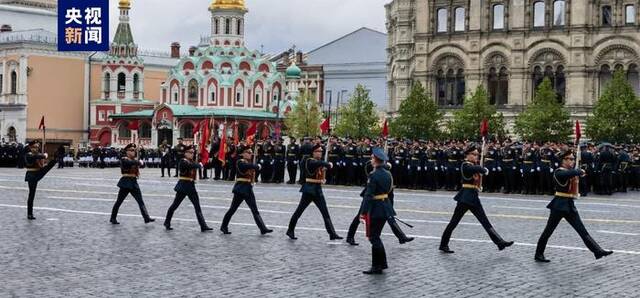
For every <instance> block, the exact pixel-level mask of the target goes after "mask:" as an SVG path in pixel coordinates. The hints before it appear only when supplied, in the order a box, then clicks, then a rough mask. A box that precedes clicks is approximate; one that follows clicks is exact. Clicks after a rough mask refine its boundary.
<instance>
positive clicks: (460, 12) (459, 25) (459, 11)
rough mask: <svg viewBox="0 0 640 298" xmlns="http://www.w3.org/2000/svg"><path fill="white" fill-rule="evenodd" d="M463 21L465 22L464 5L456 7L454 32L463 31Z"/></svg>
mask: <svg viewBox="0 0 640 298" xmlns="http://www.w3.org/2000/svg"><path fill="white" fill-rule="evenodd" d="M464 23H465V11H464V7H458V8H456V23H455V28H454V30H455V31H456V32H462V31H464Z"/></svg>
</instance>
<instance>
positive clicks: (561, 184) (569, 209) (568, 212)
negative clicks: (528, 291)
mask: <svg viewBox="0 0 640 298" xmlns="http://www.w3.org/2000/svg"><path fill="white" fill-rule="evenodd" d="M560 158H561V159H562V164H561V167H559V168H558V169H556V170H555V172H554V173H553V179H554V185H555V190H556V192H555V196H554V197H553V200H552V201H551V203H549V205H547V208H549V209H551V213H550V214H549V220H548V221H547V226H546V227H545V228H544V231H543V232H542V235H541V236H540V239H539V240H538V246H537V248H536V255H535V258H534V259H535V260H536V261H537V262H545V263H546V262H549V260H547V259H546V258H545V257H544V250H545V248H546V246H547V241H548V240H549V237H551V234H553V231H554V230H555V229H556V227H557V226H558V224H559V223H560V221H561V220H562V219H563V218H564V219H566V220H567V222H569V224H570V225H571V226H572V227H573V228H574V229H575V230H576V232H578V234H579V235H580V238H582V241H584V244H585V245H586V246H587V247H588V248H589V250H590V251H591V252H593V254H594V255H595V257H596V259H600V258H602V257H605V256H608V255H610V254H612V253H613V252H612V251H607V250H604V249H602V248H601V247H600V246H599V245H598V243H596V241H595V240H593V238H591V236H590V235H589V232H587V229H586V228H585V227H584V224H583V223H582V219H580V214H578V209H576V206H575V203H574V200H575V199H577V198H578V190H577V189H575V188H576V186H577V184H578V181H577V179H578V177H580V176H584V175H585V172H584V171H583V170H576V169H574V165H575V157H574V155H573V151H571V150H566V151H564V152H562V153H561V154H560Z"/></svg>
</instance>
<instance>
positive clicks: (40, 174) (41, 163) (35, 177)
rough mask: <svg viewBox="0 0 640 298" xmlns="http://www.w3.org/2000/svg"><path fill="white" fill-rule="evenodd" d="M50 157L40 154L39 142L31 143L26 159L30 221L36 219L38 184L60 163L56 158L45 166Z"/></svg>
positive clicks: (28, 215)
mask: <svg viewBox="0 0 640 298" xmlns="http://www.w3.org/2000/svg"><path fill="white" fill-rule="evenodd" d="M48 157H49V155H48V154H47V153H40V143H39V142H38V141H31V142H29V151H28V152H27V154H26V155H25V157H24V158H25V166H26V168H27V173H26V174H25V176H24V181H25V182H27V184H28V185H29V197H28V199H27V218H28V219H29V220H34V219H36V218H35V217H34V216H33V201H34V199H35V196H36V189H37V188H38V182H39V181H40V180H42V178H44V176H45V175H47V173H48V172H49V171H50V170H51V169H52V168H53V167H54V166H55V165H56V163H57V162H58V159H57V158H55V157H54V158H53V159H52V160H50V161H49V162H48V163H46V164H45V162H46V160H47V158H48Z"/></svg>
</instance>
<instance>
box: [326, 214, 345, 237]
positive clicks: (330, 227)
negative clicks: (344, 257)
mask: <svg viewBox="0 0 640 298" xmlns="http://www.w3.org/2000/svg"><path fill="white" fill-rule="evenodd" d="M324 226H325V228H326V229H327V233H329V240H342V239H344V238H342V237H340V236H339V235H338V233H336V229H335V228H334V227H333V223H332V222H331V218H325V219H324Z"/></svg>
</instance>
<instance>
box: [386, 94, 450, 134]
mask: <svg viewBox="0 0 640 298" xmlns="http://www.w3.org/2000/svg"><path fill="white" fill-rule="evenodd" d="M442 118H443V114H442V113H441V112H439V111H438V106H437V105H436V103H435V101H433V99H432V98H431V97H430V96H429V95H428V94H427V92H426V91H425V89H424V87H422V84H420V83H419V82H416V83H414V85H413V87H412V88H411V93H410V94H409V97H407V99H405V100H404V101H402V103H401V104H400V109H398V116H397V117H396V118H395V119H393V120H392V121H391V123H390V125H389V129H390V133H391V135H393V136H396V137H404V138H412V139H418V138H423V139H436V138H439V137H440V127H439V126H440V121H442Z"/></svg>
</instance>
